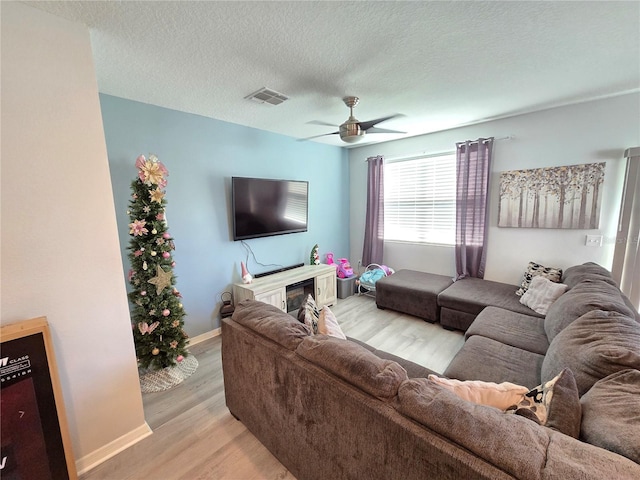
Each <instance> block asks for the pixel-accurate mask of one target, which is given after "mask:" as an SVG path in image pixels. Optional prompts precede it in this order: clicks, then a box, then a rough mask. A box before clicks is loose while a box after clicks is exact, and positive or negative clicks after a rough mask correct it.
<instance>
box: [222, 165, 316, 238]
mask: <svg viewBox="0 0 640 480" xmlns="http://www.w3.org/2000/svg"><path fill="white" fill-rule="evenodd" d="M308 204H309V182H306V181H299V180H272V179H267V178H245V177H232V178H231V213H232V216H233V239H234V240H245V239H248V238H257V237H268V236H271V235H283V234H285V233H297V232H306V231H307V218H308V206H309V205H308Z"/></svg>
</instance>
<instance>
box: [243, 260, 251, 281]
mask: <svg viewBox="0 0 640 480" xmlns="http://www.w3.org/2000/svg"><path fill="white" fill-rule="evenodd" d="M240 268H242V283H251V282H252V281H253V277H252V276H251V274H250V273H249V270H247V267H246V266H245V264H244V262H240Z"/></svg>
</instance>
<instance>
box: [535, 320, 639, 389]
mask: <svg viewBox="0 0 640 480" xmlns="http://www.w3.org/2000/svg"><path fill="white" fill-rule="evenodd" d="M564 368H569V369H570V370H571V371H572V372H573V375H574V377H575V379H576V385H577V387H578V393H579V395H580V396H582V395H583V394H584V393H585V392H587V391H588V390H589V389H590V388H591V387H592V386H593V384H594V383H596V382H597V381H598V380H600V379H602V378H604V377H606V376H608V375H611V374H612V373H616V372H619V371H620V370H624V369H627V368H635V369H640V324H638V323H637V322H636V321H635V320H634V319H632V318H630V317H628V316H625V315H622V314H620V313H617V312H606V311H602V310H594V311H592V312H589V313H587V314H585V315H583V316H582V317H580V318H579V319H577V320H576V321H574V322H573V323H572V324H571V325H569V326H568V327H567V328H565V329H564V330H563V331H562V332H560V333H559V334H558V335H557V336H556V337H555V338H554V339H553V341H552V342H551V344H550V345H549V349H548V350H547V355H546V356H545V358H544V361H543V362H542V369H541V378H542V382H543V383H544V382H547V381H549V380H551V379H552V378H553V377H555V376H556V375H557V374H558V373H560V372H561V371H562V370H563V369H564Z"/></svg>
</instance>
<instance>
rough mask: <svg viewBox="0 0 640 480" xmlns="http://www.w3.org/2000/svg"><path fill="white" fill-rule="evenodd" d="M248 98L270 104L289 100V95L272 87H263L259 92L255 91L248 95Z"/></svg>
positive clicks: (278, 103)
mask: <svg viewBox="0 0 640 480" xmlns="http://www.w3.org/2000/svg"><path fill="white" fill-rule="evenodd" d="M244 98H246V99H247V100H253V101H254V102H258V103H268V104H269V105H280V104H281V103H282V102H284V101H285V100H289V97H287V96H286V95H283V94H282V93H279V92H276V91H275V90H271V89H270V88H267V87H263V88H261V89H260V90H258V91H257V92H253V93H252V94H251V95H248V96H246V97H244Z"/></svg>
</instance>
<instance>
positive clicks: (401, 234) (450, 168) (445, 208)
mask: <svg viewBox="0 0 640 480" xmlns="http://www.w3.org/2000/svg"><path fill="white" fill-rule="evenodd" d="M455 215H456V157H455V153H448V154H443V155H437V156H428V157H421V158H413V159H410V160H400V161H395V162H390V163H387V164H385V166H384V238H385V240H396V241H406V242H414V243H435V244H445V245H453V244H454V243H455V228H456V225H455Z"/></svg>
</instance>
